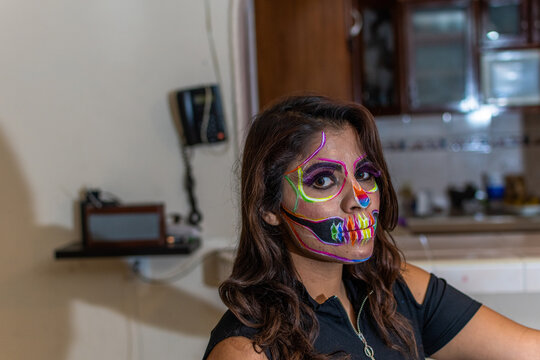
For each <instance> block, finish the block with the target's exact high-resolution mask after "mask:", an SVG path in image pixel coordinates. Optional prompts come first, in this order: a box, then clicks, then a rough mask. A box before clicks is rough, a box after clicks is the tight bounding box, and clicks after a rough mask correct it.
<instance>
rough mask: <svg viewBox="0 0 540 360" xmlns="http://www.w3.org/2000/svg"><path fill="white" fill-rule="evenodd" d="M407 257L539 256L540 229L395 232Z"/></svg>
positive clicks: (429, 258) (492, 257)
mask: <svg viewBox="0 0 540 360" xmlns="http://www.w3.org/2000/svg"><path fill="white" fill-rule="evenodd" d="M394 238H395V240H396V243H397V245H398V246H399V247H400V249H401V250H402V251H403V252H404V254H405V256H406V258H407V260H431V261H433V260H451V259H455V260H458V259H459V260H465V259H474V260H478V259H502V258H530V257H535V258H538V259H540V232H530V233H529V232H528V233H516V232H514V233H511V232H508V233H506V232H493V233H476V234H425V235H394Z"/></svg>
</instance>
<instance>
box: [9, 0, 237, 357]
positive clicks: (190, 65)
mask: <svg viewBox="0 0 540 360" xmlns="http://www.w3.org/2000/svg"><path fill="white" fill-rule="evenodd" d="M209 3H210V8H211V19H212V25H213V30H214V31H213V34H214V38H215V43H216V48H217V54H218V58H219V67H220V69H221V74H222V78H223V83H222V86H223V87H222V93H223V100H224V105H225V109H226V116H227V120H228V121H229V127H230V129H231V130H232V129H233V126H232V124H231V121H230V120H231V117H232V109H231V107H232V104H233V101H232V91H231V78H230V71H229V69H230V64H229V49H228V46H229V45H228V44H229V42H228V32H229V24H228V19H227V18H228V14H229V13H228V6H229V1H224V0H209ZM204 4H205V3H204V1H202V0H160V1H149V0H114V1H111V0H94V1H80V0H79V1H77V0H41V1H30V0H23V1H19V0H3V1H2V2H0V45H1V50H0V51H1V56H0V171H1V175H0V294H1V295H0V319H1V320H0V358H2V359H60V360H64V359H96V358H99V359H119V358H120V359H154V358H159V359H197V358H200V355H201V354H202V350H203V348H204V345H205V343H206V338H207V335H208V333H209V331H210V329H211V328H212V327H213V325H214V324H215V321H216V319H217V318H218V317H219V315H220V313H221V312H222V311H223V308H222V306H221V305H220V303H219V300H218V299H217V295H216V291H215V289H213V288H205V287H204V286H203V285H202V284H201V281H200V274H199V273H197V272H195V273H193V274H192V275H191V276H189V277H188V278H186V279H184V280H181V281H179V282H177V283H175V284H174V285H171V286H155V285H147V284H142V283H141V282H140V281H138V280H137V279H135V278H134V276H133V275H132V274H131V271H130V269H129V268H128V266H127V265H126V264H125V263H124V262H123V261H122V260H120V259H109V260H80V261H79V260H66V261H54V260H53V252H54V249H55V248H56V247H58V246H60V245H63V244H66V243H68V242H70V241H72V240H75V239H78V238H80V236H79V231H80V229H79V222H78V220H77V215H78V213H77V211H76V201H77V200H78V199H79V193H80V191H81V190H82V189H83V188H85V187H99V188H101V189H103V190H106V191H109V192H111V193H114V194H115V195H117V196H118V197H120V198H121V199H122V200H124V201H125V202H143V201H157V202H165V203H166V208H167V211H168V212H172V211H178V212H181V213H183V214H186V213H187V211H188V202H187V198H186V196H185V194H184V191H183V189H182V185H181V181H182V176H183V174H184V170H183V163H182V159H181V156H180V147H179V140H178V136H177V133H176V132H175V128H174V125H173V121H172V118H171V116H170V113H169V107H168V103H167V94H168V92H170V91H171V90H174V89H177V88H181V87H188V86H193V85H198V84H204V83H214V82H216V74H215V71H214V69H213V66H212V58H211V53H210V50H209V42H208V37H207V33H206V28H205V11H204V10H205V7H204ZM233 149H234V146H232V144H231V145H229V146H223V145H221V146H218V147H208V148H197V149H196V150H195V151H194V156H193V167H194V172H195V178H196V180H197V186H196V193H197V196H198V198H199V202H200V208H201V210H202V212H203V214H204V216H205V220H204V222H203V224H202V225H203V228H204V235H205V236H206V237H213V236H216V235H219V236H223V237H229V238H232V237H233V236H234V234H235V228H236V221H237V219H236V213H237V211H236V208H235V197H236V195H235V183H234V180H233V179H234V176H235V175H234V174H233V173H232V171H231V168H232V165H233V163H234V160H235V156H236V155H235V154H234V150H233ZM168 261H170V262H171V264H174V263H175V262H176V261H178V258H172V259H169V260H168Z"/></svg>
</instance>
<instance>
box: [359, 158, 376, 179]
mask: <svg viewBox="0 0 540 360" xmlns="http://www.w3.org/2000/svg"><path fill="white" fill-rule="evenodd" d="M358 170H365V171H369V172H371V173H372V174H373V175H375V176H380V175H381V171H380V170H379V169H378V168H377V166H375V164H373V163H372V162H371V161H369V160H368V159H362V160H360V161H358V162H357V163H356V167H355V168H354V171H355V172H356V171H358Z"/></svg>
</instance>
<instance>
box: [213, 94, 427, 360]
mask: <svg viewBox="0 0 540 360" xmlns="http://www.w3.org/2000/svg"><path fill="white" fill-rule="evenodd" d="M347 124H350V125H352V127H353V128H354V129H355V130H356V132H357V134H358V139H359V140H360V144H362V146H363V148H364V150H365V151H366V153H367V156H368V158H369V159H370V160H371V161H372V162H373V163H374V165H375V166H376V167H377V168H378V169H379V170H380V171H381V176H380V177H379V178H378V179H377V184H378V186H379V189H380V194H381V195H380V213H379V220H378V221H379V225H378V226H377V230H376V241H375V244H374V250H373V255H372V257H371V258H370V259H369V260H368V261H365V262H363V263H359V264H354V265H345V271H347V272H348V273H349V274H350V275H351V276H353V277H355V278H357V279H361V280H363V281H364V282H365V283H367V285H368V287H369V288H370V289H371V290H373V294H372V295H371V296H370V297H369V310H370V311H371V315H372V317H373V319H374V320H375V322H376V324H377V328H378V332H379V335H380V336H381V337H382V339H383V340H384V342H385V343H386V344H387V345H388V346H389V347H391V348H393V349H396V350H398V351H399V352H401V353H402V354H404V355H406V356H408V357H411V358H415V357H417V348H416V341H415V338H414V332H413V330H412V328H411V326H410V325H409V322H408V320H407V319H406V318H405V317H403V316H402V315H401V314H399V313H398V312H397V311H396V301H395V299H394V295H393V291H392V287H393V284H394V282H395V281H396V280H397V279H400V278H401V275H400V269H401V264H402V256H403V255H402V254H401V252H400V251H399V250H398V248H397V247H396V245H395V242H394V240H393V239H392V238H391V237H390V235H389V234H388V233H387V231H389V230H392V229H393V228H394V227H395V226H396V222H397V216H398V207H397V199H396V194H395V191H394V189H393V186H392V183H391V181H390V176H389V174H388V169H387V165H386V162H385V160H384V157H383V153H382V147H381V143H380V140H379V135H378V132H377V128H376V125H375V120H374V118H373V116H372V115H371V114H370V113H369V111H368V110H366V109H365V108H364V107H363V106H361V105H358V104H354V103H341V102H336V101H334V100H331V99H328V98H325V97H320V96H296V97H289V98H286V99H283V100H281V101H279V102H277V103H275V104H274V105H272V106H270V107H268V108H267V109H266V110H264V111H263V112H261V113H260V114H259V115H258V116H257V117H256V118H255V119H254V121H253V123H252V125H251V128H250V130H249V133H248V136H247V138H246V143H245V146H244V153H243V158H242V170H241V213H242V224H241V234H240V242H239V245H238V252H237V256H236V259H235V262H234V266H233V271H232V274H231V276H230V277H229V278H228V279H227V280H226V281H225V282H224V283H223V284H222V285H221V286H220V289H219V293H220V296H221V299H222V300H223V302H224V303H225V305H227V307H228V308H229V309H230V310H231V311H232V312H233V313H234V314H235V315H236V317H238V319H239V320H240V321H242V323H244V324H245V325H247V326H250V327H253V328H256V329H258V332H257V335H256V336H255V337H254V339H253V346H254V348H255V350H257V351H266V352H267V353H269V354H270V355H271V356H272V358H273V359H274V360H276V359H293V360H299V359H317V360H318V359H330V358H334V357H333V355H336V354H333V355H331V354H320V353H318V352H317V351H316V350H315V349H314V347H313V343H314V341H315V339H316V337H317V334H318V330H319V325H318V321H317V318H316V317H315V314H314V312H313V309H312V307H311V305H309V304H308V303H306V302H305V301H303V298H302V295H301V294H302V289H303V287H302V285H301V283H300V281H299V279H298V276H297V274H296V272H295V270H294V267H293V264H292V262H291V258H290V255H289V252H288V250H287V249H286V246H285V243H286V239H287V237H289V236H290V235H289V231H288V229H287V228H286V225H285V224H284V223H285V222H284V221H282V222H281V225H278V226H272V225H269V224H268V223H266V222H265V221H264V220H263V214H264V213H265V212H273V213H274V214H280V204H281V196H282V186H283V174H284V173H285V171H286V169H287V167H288V166H289V164H290V163H291V162H292V161H294V160H296V159H297V158H298V156H299V155H304V154H306V151H307V150H308V149H307V146H308V145H309V143H310V140H312V139H313V136H316V135H317V134H320V133H321V131H323V130H325V129H341V128H343V127H345V126H346V125H347ZM345 358H346V356H345Z"/></svg>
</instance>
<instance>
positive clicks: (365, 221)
mask: <svg viewBox="0 0 540 360" xmlns="http://www.w3.org/2000/svg"><path fill="white" fill-rule="evenodd" d="M374 214H377V213H376V212H374ZM368 215H369V216H366V215H365V214H358V215H356V216H354V217H353V216H349V217H348V218H347V222H346V225H345V226H346V227H345V228H344V227H343V225H344V223H343V222H341V221H340V222H338V223H337V224H336V223H334V222H333V223H332V225H331V226H330V232H331V234H332V240H334V241H336V242H339V243H343V242H350V243H351V244H352V245H354V244H355V243H356V241H357V240H362V242H363V241H364V240H367V239H369V238H372V237H374V236H375V228H376V221H375V217H374V216H373V215H372V214H368ZM375 216H377V215H375Z"/></svg>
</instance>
